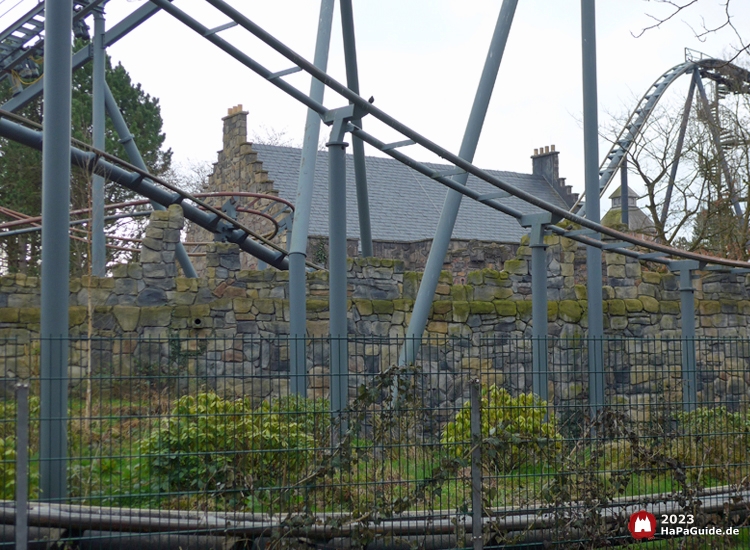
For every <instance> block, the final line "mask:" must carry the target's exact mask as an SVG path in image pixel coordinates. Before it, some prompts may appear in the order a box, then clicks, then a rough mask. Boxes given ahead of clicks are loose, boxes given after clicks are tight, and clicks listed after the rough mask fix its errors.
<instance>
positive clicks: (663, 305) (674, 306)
mask: <svg viewBox="0 0 750 550" xmlns="http://www.w3.org/2000/svg"><path fill="white" fill-rule="evenodd" d="M659 311H661V312H662V313H664V314H665V315H677V314H679V313H680V302H672V301H663V302H660V303H659Z"/></svg>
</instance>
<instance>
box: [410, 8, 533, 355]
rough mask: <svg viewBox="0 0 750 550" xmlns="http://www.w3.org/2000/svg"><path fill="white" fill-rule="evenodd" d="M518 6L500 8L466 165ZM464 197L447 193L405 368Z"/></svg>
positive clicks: (465, 148) (461, 180)
mask: <svg viewBox="0 0 750 550" xmlns="http://www.w3.org/2000/svg"><path fill="white" fill-rule="evenodd" d="M517 5H518V0H503V4H502V7H501V8H500V14H499V16H498V19H497V24H496V25H495V31H494V33H493V35H492V41H491V43H490V48H489V52H488V53H487V59H486V60H485V64H484V69H483V70H482V76H481V78H480V80H479V86H478V87H477V92H476V96H475V97H474V104H473V105H472V108H471V113H470V114H469V121H468V122H467V124H466V131H465V133H464V138H463V141H462V142H461V149H460V151H459V153H458V156H459V157H461V158H462V159H463V160H465V161H467V162H471V161H472V160H473V158H474V153H475V152H476V149H477V144H478V143H479V136H480V134H481V132H482V126H483V124H484V118H485V116H486V114H487V108H488V107H489V103H490V98H491V97H492V90H493V88H494V86H495V80H496V78H497V73H498V70H499V69H500V62H501V60H502V58H503V52H504V51H505V44H506V43H507V41H508V35H509V34H510V27H511V24H512V23H513V15H514V14H515V11H516V6H517ZM468 177H469V176H468V174H460V175H457V176H455V177H454V178H453V180H454V181H455V182H456V183H458V184H460V185H462V186H465V185H466V180H467V179H468ZM461 197H462V195H461V194H460V193H457V192H455V191H453V190H450V191H448V193H447V194H446V196H445V202H444V203H443V210H442V212H441V214H440V221H439V222H438V227H437V231H436V233H435V237H434V238H433V240H432V246H431V247H430V254H429V256H428V257H427V264H426V265H425V269H424V275H423V277H422V282H421V283H420V285H419V291H418V292H417V299H416V301H415V302H414V310H413V311H412V315H411V320H410V322H409V327H408V328H407V330H406V337H405V340H404V348H403V349H402V350H401V356H400V357H399V363H400V364H402V365H404V364H405V365H409V364H412V363H414V360H415V358H416V356H417V350H418V349H419V345H420V341H421V338H422V334H423V333H424V329H425V326H426V325H427V316H428V315H429V312H430V308H431V307H432V300H433V297H434V295H435V289H436V288H437V284H438V279H439V278H440V271H441V270H442V267H443V261H444V260H445V254H446V252H447V251H448V245H449V244H450V239H451V235H452V233H453V227H454V225H455V223H456V216H457V215H458V209H459V207H460V206H461Z"/></svg>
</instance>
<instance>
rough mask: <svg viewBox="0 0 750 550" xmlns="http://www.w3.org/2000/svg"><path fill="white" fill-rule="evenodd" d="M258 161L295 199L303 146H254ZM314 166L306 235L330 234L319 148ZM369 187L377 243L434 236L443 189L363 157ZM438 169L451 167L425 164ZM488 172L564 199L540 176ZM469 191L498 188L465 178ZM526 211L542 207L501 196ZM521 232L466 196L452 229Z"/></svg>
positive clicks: (457, 233) (354, 224)
mask: <svg viewBox="0 0 750 550" xmlns="http://www.w3.org/2000/svg"><path fill="white" fill-rule="evenodd" d="M253 149H255V150H256V151H257V152H258V160H260V161H262V162H263V168H264V169H265V170H268V173H269V174H268V175H269V178H270V179H272V180H273V182H274V188H275V189H277V190H278V191H279V195H280V196H281V197H283V198H285V199H287V200H290V201H292V202H295V201H296V192H297V181H298V177H299V164H300V154H301V150H300V149H297V148H294V147H280V146H275V145H261V144H253ZM316 162H317V164H316V170H315V188H314V192H313V201H312V209H311V213H310V235H328V157H327V152H326V151H319V152H318V156H317V161H316ZM346 162H347V167H346V168H347V194H346V199H347V216H346V223H347V229H346V233H347V237H350V238H358V237H359V216H358V213H357V198H356V190H355V184H354V160H353V157H352V155H347V157H346ZM365 165H366V168H367V185H368V196H369V204H370V221H371V224H372V237H373V239H374V240H377V241H399V242H411V241H418V240H422V239H432V238H433V237H434V235H435V229H436V227H437V223H438V220H439V218H440V212H441V210H442V207H443V201H444V199H445V194H446V191H447V188H446V187H444V186H443V185H441V184H439V183H437V182H436V181H434V180H432V179H430V178H428V177H426V176H423V175H421V174H419V173H418V172H416V171H414V170H412V169H410V168H407V167H406V166H404V165H403V164H401V163H400V162H398V161H396V160H394V159H391V158H383V157H366V158H365ZM429 166H430V167H432V168H435V169H438V170H447V169H450V168H452V167H450V166H447V165H440V164H429ZM488 172H489V173H490V174H492V175H494V176H497V177H498V178H501V179H502V180H503V181H506V182H508V183H511V184H513V185H516V186H518V187H519V188H520V189H523V190H525V191H527V192H528V193H531V194H533V195H535V196H537V197H539V198H542V199H544V200H546V201H548V202H551V203H553V204H556V205H558V206H560V207H563V208H564V207H565V202H564V201H563V199H562V198H561V197H560V196H559V195H558V194H557V192H556V191H555V190H554V189H553V188H552V187H551V186H550V185H549V184H548V183H547V182H546V181H545V180H544V178H543V177H542V176H534V175H531V174H517V173H514V172H500V171H496V170H489V171H488ZM468 185H469V187H470V188H472V189H476V190H479V191H481V192H486V193H489V192H491V191H496V190H497V189H496V188H495V187H493V186H491V185H490V184H488V183H486V182H484V181H482V180H479V179H477V178H475V177H474V176H469V180H468ZM500 200H501V201H503V202H504V203H506V204H507V205H508V206H512V207H513V208H516V209H517V210H520V211H521V212H524V213H534V212H539V211H540V209H539V208H536V207H534V206H531V205H528V204H526V203H524V202H523V201H521V200H519V199H517V198H515V197H509V198H505V199H500ZM526 233H527V231H525V230H524V229H523V228H522V227H521V226H520V225H518V223H517V222H516V221H515V219H514V218H512V217H511V216H508V215H506V214H503V213H501V212H498V211H496V210H494V209H492V208H489V207H487V206H485V205H483V204H480V203H477V202H475V201H472V200H471V199H468V198H467V197H464V198H463V200H462V201H461V208H460V210H459V213H458V219H457V220H456V226H455V228H454V231H453V238H454V239H467V240H468V239H477V240H480V241H495V242H507V243H513V242H518V241H519V240H520V238H521V236H523V235H524V234H526Z"/></svg>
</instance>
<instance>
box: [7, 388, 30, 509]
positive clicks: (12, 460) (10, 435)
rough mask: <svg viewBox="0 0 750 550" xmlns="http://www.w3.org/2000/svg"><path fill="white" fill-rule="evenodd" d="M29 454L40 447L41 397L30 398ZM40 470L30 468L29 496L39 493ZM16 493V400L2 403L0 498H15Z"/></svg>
mask: <svg viewBox="0 0 750 550" xmlns="http://www.w3.org/2000/svg"><path fill="white" fill-rule="evenodd" d="M29 418H30V419H31V422H30V425H29V447H30V448H29V456H31V455H33V453H35V452H36V451H37V449H38V447H39V435H38V429H39V398H38V397H30V398H29ZM38 488H39V471H38V470H37V469H36V468H31V467H30V468H29V496H30V497H31V498H35V497H36V496H37V495H38ZM15 494H16V401H15V400H8V401H3V402H1V403H0V499H3V500H13V499H14V498H15Z"/></svg>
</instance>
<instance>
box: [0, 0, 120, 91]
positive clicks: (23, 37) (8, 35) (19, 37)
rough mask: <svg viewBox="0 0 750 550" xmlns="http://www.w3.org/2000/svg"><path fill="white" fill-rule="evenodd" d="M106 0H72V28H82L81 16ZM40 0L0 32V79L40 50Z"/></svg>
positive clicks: (40, 53) (38, 54)
mask: <svg viewBox="0 0 750 550" xmlns="http://www.w3.org/2000/svg"><path fill="white" fill-rule="evenodd" d="M106 1H107V0H74V1H73V10H74V12H73V28H77V29H83V28H84V27H83V25H84V23H83V20H84V18H85V17H86V16H88V15H89V14H90V13H91V11H92V10H94V9H96V8H98V7H99V6H101V5H103V4H104V3H106ZM43 31H44V2H39V3H38V4H37V5H36V6H34V7H33V8H31V9H30V10H29V11H28V12H26V13H25V14H24V15H23V16H21V17H20V18H19V19H18V20H17V21H15V22H14V23H13V24H11V25H10V26H8V27H7V28H6V29H5V30H4V31H2V32H0V82H2V81H3V80H4V79H6V78H8V76H9V75H10V74H11V72H12V71H13V70H15V69H16V68H17V67H19V65H20V64H22V63H23V62H24V61H25V60H26V59H29V58H30V57H33V56H34V55H37V56H41V55H43V50H44V37H43V35H42V33H43Z"/></svg>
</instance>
